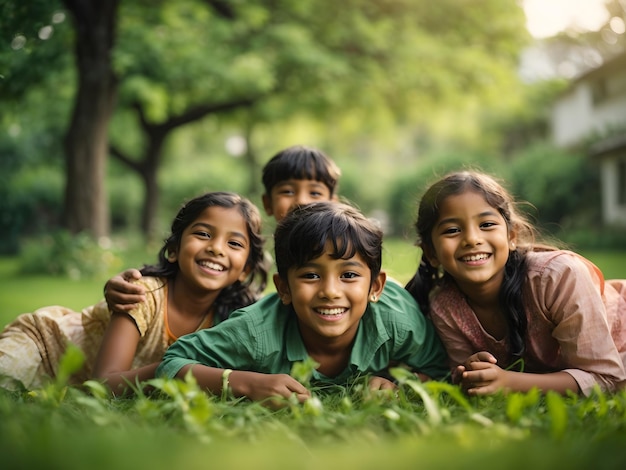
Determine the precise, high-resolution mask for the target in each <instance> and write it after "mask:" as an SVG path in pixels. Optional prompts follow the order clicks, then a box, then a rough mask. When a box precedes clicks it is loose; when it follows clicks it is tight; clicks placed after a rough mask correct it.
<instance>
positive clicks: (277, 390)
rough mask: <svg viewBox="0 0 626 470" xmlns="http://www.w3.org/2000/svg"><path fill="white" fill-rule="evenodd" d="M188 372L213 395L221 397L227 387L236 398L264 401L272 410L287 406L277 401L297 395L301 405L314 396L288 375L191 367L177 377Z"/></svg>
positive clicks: (202, 366) (186, 367)
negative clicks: (279, 398)
mask: <svg viewBox="0 0 626 470" xmlns="http://www.w3.org/2000/svg"><path fill="white" fill-rule="evenodd" d="M189 370H191V373H192V374H193V376H194V377H195V379H196V381H197V382H198V385H200V387H202V388H204V389H207V390H209V391H210V392H211V393H213V394H216V395H217V394H221V393H222V390H223V385H224V384H227V386H228V387H229V388H230V390H231V391H232V393H233V395H234V396H235V397H247V398H249V399H251V400H254V401H264V402H265V403H267V404H268V405H269V406H270V407H272V408H279V407H281V406H284V405H285V402H284V401H281V400H275V398H276V397H282V398H286V399H287V398H289V397H291V396H292V395H294V394H295V397H296V398H297V400H298V402H300V403H303V402H304V401H306V399H307V398H309V397H310V396H311V392H310V391H309V390H308V389H307V388H306V387H305V386H304V385H302V384H301V383H300V382H298V381H297V380H296V379H294V378H293V377H291V376H289V375H287V374H262V373H259V372H250V371H244V370H233V371H231V372H228V369H218V368H215V367H209V366H205V365H202V364H189V365H187V366H184V367H182V368H181V369H180V371H179V372H178V373H177V374H176V377H177V378H179V379H183V378H184V377H185V375H186V374H187V372H188V371H189ZM225 372H226V373H225ZM273 399H274V400H273Z"/></svg>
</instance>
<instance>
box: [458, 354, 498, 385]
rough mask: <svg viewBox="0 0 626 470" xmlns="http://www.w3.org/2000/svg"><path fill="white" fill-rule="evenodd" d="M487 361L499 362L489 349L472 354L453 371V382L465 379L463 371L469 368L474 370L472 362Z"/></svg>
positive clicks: (491, 362) (490, 362)
mask: <svg viewBox="0 0 626 470" xmlns="http://www.w3.org/2000/svg"><path fill="white" fill-rule="evenodd" d="M475 362H486V363H489V364H495V363H496V362H498V361H497V360H496V358H495V357H493V355H492V354H491V353H489V352H487V351H480V352H477V353H475V354H472V355H471V356H470V357H468V358H467V359H466V360H465V362H464V363H463V364H461V365H458V366H456V369H455V370H453V371H452V383H454V384H459V383H461V381H462V380H463V373H464V372H465V371H467V370H472V363H475Z"/></svg>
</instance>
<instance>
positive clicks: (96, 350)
mask: <svg viewBox="0 0 626 470" xmlns="http://www.w3.org/2000/svg"><path fill="white" fill-rule="evenodd" d="M158 259H159V263H158V264H156V265H152V266H145V267H144V268H143V269H142V270H141V273H142V274H143V277H142V278H141V280H139V281H137V282H139V283H141V284H142V286H143V287H144V289H145V291H146V295H145V299H144V301H143V302H142V303H140V304H138V305H136V306H135V307H134V308H133V309H131V310H130V311H128V312H127V313H113V314H111V313H110V312H109V310H108V308H107V305H106V302H105V301H102V302H100V303H98V304H96V305H94V306H92V307H88V308H86V309H84V310H83V311H82V312H74V311H72V310H71V309H68V308H65V307H58V306H54V307H44V308H41V309H39V310H37V311H35V312H33V313H25V314H22V315H20V316H18V317H17V318H16V319H15V321H13V322H12V323H10V324H9V325H7V326H6V327H5V329H4V330H3V331H2V332H1V333H0V386H1V387H4V388H8V389H19V388H21V387H25V388H27V389H33V388H39V387H42V386H43V385H45V383H46V382H47V381H49V380H50V379H54V378H55V376H56V374H57V372H58V366H59V360H60V358H61V357H62V356H63V354H64V353H65V351H66V350H67V346H68V344H69V343H73V344H74V345H76V346H78V347H79V348H80V349H81V351H82V352H83V354H84V355H85V365H84V367H83V368H82V369H81V370H80V371H78V373H76V374H75V375H74V376H73V377H71V378H70V384H72V385H79V384H81V383H82V382H84V381H85V380H87V379H89V378H96V379H99V380H102V381H103V382H105V383H106V384H107V385H108V386H109V387H110V388H111V390H112V391H113V392H114V393H115V394H120V393H124V392H126V391H129V390H130V387H129V386H128V385H129V384H131V385H133V384H135V383H137V382H143V381H145V380H148V379H150V378H153V377H154V371H155V370H156V367H157V365H158V364H159V363H160V361H161V359H162V357H163V354H164V353H165V350H166V349H167V347H168V346H169V345H170V344H172V343H173V342H174V341H175V340H176V339H177V338H178V337H180V336H182V335H184V334H187V333H191V332H194V331H197V330H198V329H202V328H208V327H210V326H212V325H214V324H216V323H219V322H220V321H221V320H224V319H226V318H227V317H228V315H229V314H230V312H231V311H233V310H236V309H238V308H241V307H244V306H246V305H249V304H251V303H252V302H254V301H256V300H257V299H258V298H259V296H260V295H261V294H262V292H263V289H264V288H265V285H266V280H267V268H266V261H265V253H264V250H263V238H262V236H261V216H260V213H259V211H258V209H257V208H256V207H255V206H254V205H253V204H252V203H251V202H250V201H248V200H247V199H245V198H242V197H241V196H239V195H237V194H234V193H227V192H214V193H207V194H204V195H203V196H199V197H197V198H195V199H192V200H191V201H189V202H188V203H187V204H185V205H184V206H183V207H182V208H181V209H180V211H179V212H178V214H177V216H176V218H175V219H174V221H173V222H172V230H171V234H170V236H169V237H168V238H167V239H166V240H165V243H164V245H163V247H162V248H161V250H160V252H159V255H158Z"/></svg>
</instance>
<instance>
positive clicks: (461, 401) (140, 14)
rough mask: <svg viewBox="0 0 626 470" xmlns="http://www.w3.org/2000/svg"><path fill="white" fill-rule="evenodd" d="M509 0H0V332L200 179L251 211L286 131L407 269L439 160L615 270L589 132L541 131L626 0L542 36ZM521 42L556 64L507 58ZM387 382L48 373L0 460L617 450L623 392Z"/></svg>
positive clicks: (616, 237)
mask: <svg viewBox="0 0 626 470" xmlns="http://www.w3.org/2000/svg"><path fill="white" fill-rule="evenodd" d="M523 3H524V2H519V1H516V0H439V1H437V2H432V1H428V0H411V1H406V0H376V1H372V0H349V1H344V2H339V3H337V2H335V1H331V0H315V1H314V0H259V1H253V2H249V1H248V2H246V1H239V0H232V1H224V0H177V1H175V2H174V1H171V0H170V1H166V0H151V1H145V0H112V1H108V2H98V1H96V0H63V1H61V0H52V1H51V0H31V1H29V2H27V4H24V3H23V2H21V1H18V0H0V41H1V47H0V103H1V105H0V201H2V202H1V204H0V324H2V325H4V324H6V323H7V322H9V321H10V320H11V319H12V318H14V317H15V316H16V315H17V314H19V313H22V312H27V311H32V310H34V309H35V308H37V307H40V306H44V305H51V304H62V305H66V306H70V307H73V308H76V309H80V308H82V307H85V306H87V305H90V304H92V303H95V302H96V301H98V300H100V298H101V297H102V287H103V284H104V281H105V280H106V279H108V278H109V277H110V276H111V275H113V274H115V273H117V272H119V271H121V270H123V269H124V268H126V267H138V266H141V265H142V264H144V263H152V262H154V260H155V257H156V253H157V251H158V249H159V248H160V243H161V241H162V239H163V237H164V236H165V234H166V233H167V229H168V224H169V223H170V221H171V218H172V217H173V216H174V215H175V213H176V211H177V210H178V208H179V207H180V205H181V204H182V203H183V202H184V201H185V200H187V199H189V198H191V197H193V196H195V195H198V194H200V193H201V192H204V191H214V190H229V191H237V192H240V193H242V194H244V195H246V196H248V197H249V198H250V199H251V200H252V201H253V202H255V203H257V204H258V205H260V203H261V193H262V188H261V185H260V171H261V168H262V166H263V165H264V164H265V162H266V161H267V160H269V159H270V158H271V156H273V155H274V154H275V153H276V152H278V151H279V150H281V149H283V148H285V147H287V146H289V145H293V144H303V145H309V146H314V147H317V148H320V149H322V150H323V151H324V152H326V153H327V154H328V155H329V156H331V157H332V158H333V159H334V160H335V161H336V162H337V164H338V165H339V166H340V167H341V169H342V177H341V181H340V186H339V193H340V195H341V197H342V198H344V199H345V200H347V201H350V202H352V203H354V204H356V205H357V206H358V207H360V208H361V209H362V210H363V211H364V212H365V213H366V214H367V215H368V216H371V217H373V218H376V219H377V220H379V221H380V222H381V224H383V227H384V228H385V237H386V238H385V239H386V241H385V260H384V264H385V267H386V269H387V270H388V271H389V272H390V273H391V275H392V276H394V277H396V278H397V279H399V280H401V281H406V280H407V279H408V277H409V276H410V275H411V274H412V272H413V271H414V269H415V267H416V265H417V260H418V259H419V252H418V250H417V248H416V247H414V246H413V238H414V232H413V228H412V224H413V222H414V218H415V208H416V204H417V201H418V198H419V196H420V194H421V192H422V191H423V189H424V188H425V186H426V185H427V184H428V182H430V181H432V180H433V179H435V178H436V177H437V176H440V175H442V174H443V173H445V172H446V171H448V170H451V169H458V168H479V169H483V170H486V171H488V172H491V173H493V174H495V175H496V176H498V177H500V178H502V179H503V180H504V181H505V183H506V186H507V187H508V188H509V189H510V190H511V192H512V193H513V194H514V195H515V196H516V197H518V198H519V199H521V200H524V201H528V202H529V204H527V205H525V206H524V208H525V210H527V211H528V214H529V216H530V217H531V218H532V219H533V220H535V221H536V223H537V224H538V226H539V227H540V228H541V230H542V231H543V233H544V234H545V235H546V236H548V237H551V238H555V239H558V240H560V241H562V242H563V243H564V244H565V246H567V247H570V248H572V249H574V250H576V251H579V252H580V253H582V254H583V255H586V256H588V257H589V258H590V259H591V260H593V261H594V262H596V263H597V264H598V265H599V266H600V268H601V269H602V270H603V271H604V273H605V275H606V277H607V278H624V277H626V270H625V269H624V266H625V264H624V262H625V261H626V237H624V228H623V227H609V226H605V225H603V223H602V220H601V216H600V207H601V201H600V198H601V194H600V177H599V171H598V168H597V164H596V162H595V161H593V160H592V159H590V158H589V157H588V156H587V150H588V148H589V146H591V145H593V143H594V142H596V141H597V140H598V139H600V138H603V137H606V136H602V135H589V136H585V139H583V143H582V144H580V145H579V146H577V147H575V148H566V149H564V148H557V147H555V146H554V145H553V144H552V143H551V139H550V128H549V113H550V107H551V104H552V103H553V102H554V100H555V99H556V97H558V96H559V94H560V93H563V91H564V90H566V89H567V87H568V84H569V83H570V79H571V77H572V73H574V75H575V74H576V73H582V72H584V71H585V70H586V69H588V68H589V67H591V66H593V64H594V63H597V62H594V61H593V60H591V59H589V60H586V59H587V58H588V57H591V58H595V59H598V58H599V59H598V60H602V58H606V57H609V56H611V55H613V54H615V53H617V52H620V51H624V50H625V48H626V36H625V35H624V34H623V31H622V33H621V34H616V33H615V30H616V27H615V24H617V23H616V21H617V20H620V21H621V24H622V25H623V24H624V19H625V18H626V4H625V3H624V2H623V1H622V0H608V1H607V2H606V5H605V10H606V14H605V15H604V16H602V17H601V18H603V20H602V21H601V22H600V23H598V25H597V28H596V29H594V30H590V31H588V30H584V29H578V28H575V27H572V28H566V29H564V30H561V31H559V32H558V33H555V34H554V35H552V36H549V37H543V38H537V37H533V36H531V35H530V34H529V31H528V29H527V27H526V17H525V12H524V9H523ZM616 19H617V20H616ZM612 20H613V22H611V21H612ZM618 29H619V28H618ZM609 33H610V34H609ZM537 47H540V48H541V47H549V49H550V50H551V51H553V57H552V59H553V61H554V64H553V65H555V67H554V70H555V71H557V73H554V74H550V75H548V76H546V75H542V74H539V73H538V71H537V70H535V69H533V68H532V67H531V69H528V63H526V64H525V65H524V67H526V68H523V66H522V65H523V64H522V57H524V54H525V52H527V51H528V50H530V49H532V48H537ZM581 51H585V54H587V53H589V54H590V55H589V56H587V55H584V57H583V56H582V55H581ZM589 51H592V53H590V52H589ZM581 57H582V58H584V59H585V60H581ZM564 64H565V65H567V67H565V66H563V65H564ZM531 65H532V64H531ZM559 65H560V66H561V67H559ZM572 67H574V69H572ZM558 71H561V72H563V71H567V73H565V72H563V73H558ZM613 131H615V130H613ZM618 131H619V130H618ZM272 228H273V221H272V220H271V219H268V220H266V228H265V230H266V233H267V235H268V236H269V235H270V234H271V231H272ZM70 359H71V358H70ZM70 359H68V361H69V362H68V365H67V367H68V368H71V362H72V361H71V360H70ZM399 380H400V382H401V383H402V384H403V385H402V386H401V388H400V393H399V397H397V398H393V397H384V396H382V397H381V396H371V395H370V394H368V393H367V391H366V390H364V389H363V387H362V386H361V385H360V384H357V383H355V384H354V385H353V386H352V387H348V388H347V389H341V390H337V391H336V392H337V393H333V394H330V395H328V394H326V393H324V391H316V395H319V398H320V401H319V402H312V403H310V404H309V405H307V406H305V407H299V406H295V405H293V406H289V407H287V408H286V409H285V410H282V411H280V412H270V411H269V410H267V409H264V408H262V407H260V406H258V405H256V404H250V403H247V402H245V401H244V402H238V401H236V400H232V399H230V398H229V397H208V396H207V395H205V394H203V393H202V392H201V391H199V390H197V388H195V387H194V385H193V384H182V383H177V384H174V383H170V384H168V383H165V384H158V385H159V387H161V389H162V391H163V395H162V396H160V397H150V398H148V397H142V396H140V397H137V398H136V399H131V400H111V399H108V398H107V397H106V395H103V394H101V390H100V389H99V388H98V387H97V386H96V385H95V384H92V385H91V386H90V388H89V393H84V392H82V391H79V390H74V389H67V388H66V387H65V385H64V383H63V381H62V380H60V381H59V382H58V383H55V384H53V385H51V386H50V388H49V389H46V390H39V391H35V392H33V393H30V394H17V395H16V394H6V393H1V394H0V451H1V454H2V455H3V468H64V469H71V468H84V467H85V466H87V465H89V466H91V467H98V466H101V467H102V468H108V467H111V466H115V467H116V468H136V467H137V466H146V467H148V466H149V467H152V468H166V467H170V466H172V465H177V466H181V467H182V466H186V467H190V468H196V467H198V468H199V467H200V466H203V467H205V466H207V465H218V466H219V465H221V466H224V467H235V466H236V467H245V466H253V465H254V466H256V467H259V468H266V467H267V468H282V467H294V466H298V467H302V468H309V467H310V468H318V467H329V468H331V467H345V466H352V467H355V468H374V467H379V466H381V465H394V466H398V467H416V466H419V465H424V466H426V467H435V468H437V467H445V468H448V467H450V466H452V465H454V466H455V467H458V468H465V467H467V468H470V467H472V468H473V467H476V466H478V465H481V466H489V467H496V468H497V467H507V468H527V467H529V466H534V467H545V468H548V467H554V466H555V465H562V466H565V465H567V466H571V467H573V468H587V467H589V466H591V465H593V466H594V467H596V468H618V467H619V468H623V464H624V463H625V462H626V451H624V446H623V442H624V438H625V437H626V394H624V393H620V394H616V395H612V396H607V395H603V394H597V395H594V396H592V397H589V398H582V397H564V398H562V397H558V396H555V395H550V394H549V395H548V396H539V395H537V394H532V393H531V394H514V395H512V396H507V397H505V396H500V397H491V398H486V399H475V400H474V399H472V400H468V399H467V398H466V397H463V396H462V395H460V394H459V392H458V390H457V389H455V388H454V387H446V386H445V385H441V384H440V385H437V384H430V385H428V384H420V383H418V382H415V381H414V380H411V379H407V378H406V377H402V376H400V377H399ZM5 465H6V466H5Z"/></svg>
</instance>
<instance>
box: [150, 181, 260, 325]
mask: <svg viewBox="0 0 626 470" xmlns="http://www.w3.org/2000/svg"><path fill="white" fill-rule="evenodd" d="M213 206H217V207H223V208H226V209H232V208H236V209H238V210H239V212H240V213H241V215H242V216H243V218H244V220H245V221H246V226H247V229H248V237H249V238H250V254H249V256H248V261H247V264H246V266H247V267H248V268H249V269H250V274H248V276H247V277H246V279H245V280H244V281H243V282H241V281H237V282H235V283H234V284H232V285H230V286H228V287H226V288H225V289H223V290H222V291H221V292H220V294H219V296H218V297H217V299H216V300H215V315H216V316H217V317H219V318H220V319H221V320H225V319H226V318H228V316H229V315H230V313H231V312H232V311H233V310H237V309H238V308H241V307H245V306H246V305H250V304H251V303H254V302H256V301H257V300H258V299H259V298H260V297H261V295H262V293H263V290H264V289H265V286H266V285H267V273H268V269H267V264H268V263H267V258H266V256H265V251H264V242H265V240H264V239H263V237H262V235H261V214H260V213H259V210H258V209H257V207H256V206H255V205H254V204H252V202H250V201H249V200H248V199H246V198H244V197H242V196H240V195H238V194H236V193H231V192H224V191H216V192H211V193H206V194H203V195H202V196H198V197H196V198H194V199H192V200H190V201H189V202H187V203H186V204H185V205H184V206H183V207H182V208H181V209H180V210H179V211H178V214H177V215H176V217H175V218H174V221H173V222H172V227H171V233H170V235H169V236H168V237H167V238H166V239H165V241H164V243H163V246H162V247H161V250H160V251H159V254H158V263H157V264H154V265H147V266H144V267H143V268H142V269H141V274H142V275H144V276H154V277H164V278H166V279H168V280H169V279H174V278H175V277H176V275H177V274H178V271H179V269H180V268H179V266H178V262H173V263H172V262H170V261H169V260H168V259H167V254H168V252H169V251H170V250H175V251H179V249H180V242H181V238H182V235H183V232H184V230H185V229H186V228H187V227H189V226H190V225H191V224H192V223H193V222H194V221H195V220H196V219H197V218H198V217H199V215H200V214H201V213H202V211H204V210H205V209H206V208H207V207H213Z"/></svg>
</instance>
